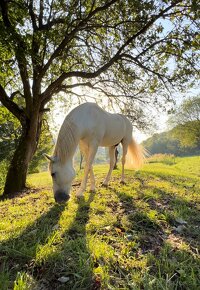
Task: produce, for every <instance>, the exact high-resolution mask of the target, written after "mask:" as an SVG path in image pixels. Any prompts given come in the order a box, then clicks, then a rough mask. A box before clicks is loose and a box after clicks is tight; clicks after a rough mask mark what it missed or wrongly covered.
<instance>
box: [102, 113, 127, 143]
mask: <svg viewBox="0 0 200 290" xmlns="http://www.w3.org/2000/svg"><path fill="white" fill-rule="evenodd" d="M125 131H126V127H125V123H124V122H122V119H121V117H120V116H117V118H116V120H115V122H113V123H110V124H109V123H107V126H106V131H105V134H104V136H103V138H102V140H101V143H100V146H103V147H108V146H114V145H118V144H119V143H120V142H121V141H122V139H123V138H124V136H125Z"/></svg>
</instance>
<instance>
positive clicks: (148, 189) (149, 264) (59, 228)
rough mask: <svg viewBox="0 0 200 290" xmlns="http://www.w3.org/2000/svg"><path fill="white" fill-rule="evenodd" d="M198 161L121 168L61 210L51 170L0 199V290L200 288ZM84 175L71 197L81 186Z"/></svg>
mask: <svg viewBox="0 0 200 290" xmlns="http://www.w3.org/2000/svg"><path fill="white" fill-rule="evenodd" d="M199 161H200V157H190V158H176V160H175V162H174V163H173V164H164V163H159V162H158V163H155V164H154V163H150V164H146V165H145V167H144V168H143V169H142V170H141V171H137V172H134V171H131V170H127V171H126V175H127V183H126V184H125V185H120V183H119V178H120V170H115V171H114V172H113V178H112V181H111V184H110V186H109V187H108V188H102V187H101V186H100V183H101V181H102V180H103V177H104V176H105V174H106V171H107V167H106V166H105V165H101V166H96V167H95V174H96V176H97V177H98V178H97V192H96V194H91V193H89V192H86V194H85V198H84V199H83V200H81V201H79V202H78V201H77V200H76V198H75V197H72V198H71V200H70V201H69V202H68V203H67V204H65V205H57V204H55V202H54V199H53V196H52V192H51V180H50V177H49V174H48V173H39V174H32V175H30V176H29V178H28V184H29V186H31V189H29V190H28V191H26V192H23V193H22V194H20V195H19V196H17V197H15V198H14V199H7V200H4V201H1V202H0V289H1V290H4V289H5V290H7V289H14V290H22V289H24V290H27V289H31V290H34V289H35V290H40V289H41V290H44V289H92V290H96V289H147V290H151V289H152V290H155V289H158V290H160V289H170V290H171V289H194V290H196V289H200V288H199V285H200V254H199V250H200V248H199V245H200V227H199V224H200V195H199V194H200V162H199ZM81 174H82V172H79V173H78V175H77V179H76V181H75V185H74V186H73V192H75V191H76V189H77V187H78V183H79V180H80V178H81Z"/></svg>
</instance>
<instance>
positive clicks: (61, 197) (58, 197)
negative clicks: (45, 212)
mask: <svg viewBox="0 0 200 290" xmlns="http://www.w3.org/2000/svg"><path fill="white" fill-rule="evenodd" d="M54 198H55V201H56V202H58V203H62V202H67V201H68V200H69V199H70V195H69V194H67V193H66V192H64V191H56V193H55V194H54Z"/></svg>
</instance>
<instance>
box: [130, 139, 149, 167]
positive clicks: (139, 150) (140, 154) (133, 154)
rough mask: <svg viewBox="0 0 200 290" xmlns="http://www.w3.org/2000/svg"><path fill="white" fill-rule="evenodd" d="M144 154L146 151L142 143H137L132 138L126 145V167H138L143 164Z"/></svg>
mask: <svg viewBox="0 0 200 290" xmlns="http://www.w3.org/2000/svg"><path fill="white" fill-rule="evenodd" d="M146 155H147V152H146V150H145V149H144V148H143V147H142V145H140V144H137V142H136V141H135V140H134V139H133V138H132V140H131V142H130V143H129V145H128V152H127V155H126V163H125V166H126V167H127V168H135V169H139V168H140V167H141V166H142V165H143V164H144V162H145V156H146Z"/></svg>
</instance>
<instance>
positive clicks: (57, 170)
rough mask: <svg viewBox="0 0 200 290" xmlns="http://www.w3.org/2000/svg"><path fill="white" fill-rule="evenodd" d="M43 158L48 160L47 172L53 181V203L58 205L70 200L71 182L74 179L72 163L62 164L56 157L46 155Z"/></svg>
mask: <svg viewBox="0 0 200 290" xmlns="http://www.w3.org/2000/svg"><path fill="white" fill-rule="evenodd" d="M45 156H46V157H47V158H48V159H49V160H50V165H49V170H50V174H51V177H52V181H53V192H54V198H55V201H56V202H58V203H61V202H66V201H68V200H69V198H70V189H71V185H72V180H73V179H74V177H75V171H74V169H73V166H72V162H66V163H65V164H62V163H61V162H60V160H59V158H58V157H56V156H49V155H47V154H45Z"/></svg>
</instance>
